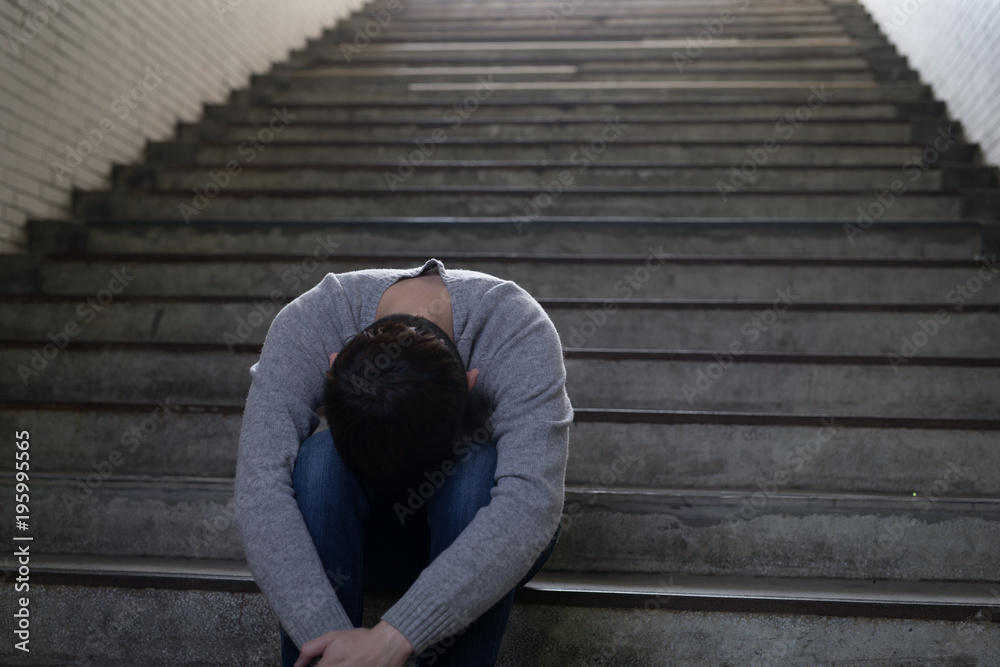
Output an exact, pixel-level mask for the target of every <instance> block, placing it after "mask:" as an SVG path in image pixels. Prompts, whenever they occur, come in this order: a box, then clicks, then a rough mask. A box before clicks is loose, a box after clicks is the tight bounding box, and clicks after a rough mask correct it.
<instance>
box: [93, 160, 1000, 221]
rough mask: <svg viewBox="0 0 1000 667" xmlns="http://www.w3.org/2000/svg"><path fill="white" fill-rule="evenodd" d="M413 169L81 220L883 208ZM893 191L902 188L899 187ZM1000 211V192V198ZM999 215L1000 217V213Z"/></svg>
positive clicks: (959, 206) (804, 212) (848, 200)
mask: <svg viewBox="0 0 1000 667" xmlns="http://www.w3.org/2000/svg"><path fill="white" fill-rule="evenodd" d="M411 169H412V167H410V166H409V165H406V164H405V163H401V164H400V166H399V167H397V169H395V170H392V171H385V172H383V180H384V181H387V183H383V184H381V185H378V186H375V187H371V188H367V189H362V188H351V189H343V190H338V189H327V190H318V191H317V190H309V189H305V190H303V189H298V190H286V189H276V190H260V189H244V188H239V186H238V185H232V186H230V187H227V188H225V189H222V188H219V187H218V186H215V187H214V188H213V187H212V186H213V185H214V184H213V182H212V181H211V180H209V181H207V182H205V183H203V184H202V185H203V187H205V188H208V192H209V193H213V194H214V193H216V192H217V193H218V194H215V196H213V197H211V198H209V197H208V196H206V194H199V193H201V192H202V191H201V190H200V189H199V190H198V191H197V192H192V191H186V190H168V191H160V190H147V191H140V192H120V191H105V192H90V193H78V194H77V196H76V197H75V201H74V211H75V214H76V215H77V216H79V217H83V218H97V217H110V218H123V217H125V218H136V217H141V216H145V217H148V218H150V219H153V220H176V219H179V218H180V219H183V220H185V221H186V222H190V221H191V220H203V219H204V220H208V219H216V220H217V219H220V218H222V219H233V218H244V219H258V220H264V219H270V220H281V219H287V218H292V219H299V220H317V219H319V220H324V219H328V218H329V215H330V212H331V211H336V212H337V214H338V215H342V216H346V217H365V216H371V217H374V216H380V215H388V216H406V215H415V216H426V217H433V216H434V215H444V216H453V217H457V216H476V215H485V216H491V217H500V216H505V215H506V216H511V218H512V220H513V221H515V222H517V224H518V225H519V226H518V228H519V229H520V226H521V225H525V224H531V223H532V222H533V221H534V220H535V219H536V218H537V217H538V216H540V215H542V214H543V213H544V214H546V215H560V216H572V215H603V216H614V215H615V214H617V213H619V212H620V211H625V210H628V211H631V212H632V213H633V214H634V215H639V216H656V215H660V214H662V213H663V212H664V211H670V212H671V213H673V214H674V215H677V216H684V217H705V218H717V217H723V216H727V215H734V216H746V217H756V218H766V217H774V218H803V217H806V216H809V215H811V214H813V213H815V212H816V211H824V212H826V213H827V214H828V215H831V216H833V217H840V218H844V219H850V218H851V217H857V216H858V215H859V213H858V211H859V210H861V211H865V210H867V209H868V208H869V207H872V206H873V205H874V206H879V207H880V208H881V204H879V201H878V199H877V197H878V195H879V191H878V190H853V191H852V190H845V191H840V192H829V191H825V190H821V191H816V190H812V191H809V190H793V189H781V190H773V189H764V188H754V189H751V188H746V189H741V188H739V187H737V185H739V184H741V183H742V180H736V184H737V185H733V180H734V179H732V178H731V179H727V180H726V181H725V182H718V183H717V184H716V185H714V186H708V187H704V186H703V187H699V188H675V187H669V186H668V187H648V186H647V187H640V186H624V187H622V186H618V187H605V186H577V185H563V183H565V182H566V181H570V182H572V180H571V179H572V178H573V175H572V171H570V170H568V169H567V170H563V171H561V172H560V177H561V178H562V179H563V180H562V181H560V180H556V181H555V182H548V183H538V184H536V185H534V186H532V187H527V188H525V187H517V186H514V187H511V186H466V187H459V186H454V187H453V186H440V187H434V186H411V185H407V184H406V178H405V174H408V173H410V170H411ZM891 182H892V183H901V181H900V180H898V179H894V180H893V181H891ZM884 192H885V193H886V194H885V195H883V196H884V197H886V201H889V200H888V197H892V198H893V201H892V205H891V211H892V214H893V215H894V216H899V217H903V218H912V219H940V218H958V217H963V216H964V215H966V214H967V212H968V211H969V209H968V207H966V206H965V205H964V204H963V200H962V197H961V196H960V195H959V193H957V192H954V191H951V192H941V191H936V192H915V191H914V192H906V193H905V196H899V197H896V196H895V195H893V193H892V192H889V190H888V189H886V190H885V191H884ZM995 199H996V210H997V212H998V213H1000V191H998V193H997V195H996V197H995ZM998 217H1000V215H998Z"/></svg>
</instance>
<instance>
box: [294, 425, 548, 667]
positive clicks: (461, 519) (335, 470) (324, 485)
mask: <svg viewBox="0 0 1000 667" xmlns="http://www.w3.org/2000/svg"><path fill="white" fill-rule="evenodd" d="M496 461H497V453H496V448H495V447H494V446H492V445H485V446H481V447H479V448H478V449H477V450H476V451H474V452H473V454H472V456H471V457H469V458H468V460H465V461H459V460H456V461H455V464H456V471H455V472H454V474H452V475H451V476H449V477H447V478H446V479H445V481H444V484H442V485H441V488H439V489H438V490H437V491H435V492H434V493H433V494H431V496H430V497H429V498H428V499H427V501H426V503H424V505H423V506H422V507H421V508H420V509H419V510H417V511H416V512H415V513H414V514H412V515H410V514H407V515H406V516H405V517H402V519H401V518H400V517H399V516H397V514H396V511H395V510H394V509H393V503H392V501H390V500H388V499H386V498H382V497H379V496H378V495H377V494H376V493H375V492H374V491H373V490H372V489H371V488H370V487H369V486H368V485H366V484H363V483H361V482H359V481H358V479H357V478H356V477H355V476H354V475H353V474H352V473H351V472H350V471H349V470H348V469H347V468H346V467H345V466H344V464H343V462H342V461H341V459H340V456H339V455H338V454H337V450H336V448H335V447H334V446H333V439H332V438H331V437H330V432H329V431H320V432H318V433H315V434H313V435H312V436H311V437H309V438H308V439H306V441H305V442H303V443H302V446H301V448H300V449H299V453H298V457H297V458H296V461H295V470H294V471H293V473H292V485H293V486H294V488H295V497H296V500H297V501H298V504H299V509H300V510H301V511H302V517H303V518H304V519H305V523H306V526H307V527H308V529H309V533H310V534H311V535H312V538H313V542H314V543H315V544H316V549H317V551H318V552H319V557H320V560H321V561H322V562H323V567H324V568H326V572H327V576H328V578H329V579H330V582H331V584H332V585H333V587H334V590H336V591H337V597H338V598H339V599H340V603H341V604H342V605H343V607H344V611H345V612H347V615H348V617H349V618H350V619H351V623H352V624H353V625H354V627H361V610H362V603H363V586H374V587H376V588H382V589H392V590H398V591H405V590H406V589H407V588H409V587H410V585H411V584H412V583H413V582H414V581H416V579H417V577H418V576H419V575H420V572H421V571H422V570H423V569H424V568H425V567H427V565H428V564H430V562H431V561H433V560H434V559H435V558H437V556H438V554H440V553H441V552H442V551H444V550H445V549H446V548H448V546H449V545H450V544H451V543H452V542H453V541H454V540H455V538H457V537H458V536H459V534H461V532H462V531H463V530H465V527H466V526H467V525H468V524H469V523H470V522H471V521H472V519H473V517H475V516H476V512H478V511H479V508H481V507H484V506H485V505H486V504H487V503H489V501H490V490H491V489H492V488H493V486H494V481H493V475H494V473H495V471H496ZM403 504H404V505H405V500H403ZM560 530H561V526H560V527H559V528H558V529H557V530H556V533H555V535H553V537H552V541H551V542H550V543H549V545H548V547H546V549H545V551H543V552H542V554H541V556H539V558H538V560H537V561H536V562H535V564H534V566H532V568H531V571H530V572H528V574H527V575H526V576H525V577H524V579H522V580H521V582H520V583H519V584H518V585H517V586H516V587H515V589H516V588H520V587H521V586H523V585H524V584H526V583H527V582H528V581H529V580H530V579H531V578H532V577H533V576H535V574H536V573H537V572H538V570H540V569H541V567H542V565H543V564H544V563H545V561H546V560H548V557H549V555H550V554H551V553H552V549H553V548H554V547H555V543H556V540H557V539H558V537H559V532H560ZM515 589H511V591H510V592H509V593H507V595H505V596H504V597H503V598H502V599H501V600H500V601H499V602H497V603H496V604H495V605H493V607H491V608H490V609H489V610H487V611H486V612H485V613H484V614H483V615H482V616H480V617H479V618H478V619H477V620H476V621H475V622H474V623H473V624H472V625H470V626H469V627H468V628H467V629H466V630H465V632H462V633H460V634H458V635H455V636H454V637H453V638H449V639H445V640H442V642H441V643H439V644H437V645H436V646H433V647H431V648H429V649H426V650H425V651H423V652H422V653H421V654H420V656H418V658H417V664H418V665H421V666H423V665H438V666H440V667H448V666H452V667H480V666H482V667H489V666H491V665H493V664H494V663H495V662H496V657H497V653H498V652H499V651H500V642H501V640H502V639H503V634H504V630H505V629H506V627H507V620H508V618H509V617H510V610H511V607H512V606H513V605H514V590H515ZM279 630H280V634H281V659H282V665H283V667H292V665H293V664H294V663H295V660H296V659H298V657H299V650H298V648H296V646H295V643H294V642H292V640H291V638H289V637H288V635H287V634H286V633H285V630H284V628H282V627H281V626H280V624H279Z"/></svg>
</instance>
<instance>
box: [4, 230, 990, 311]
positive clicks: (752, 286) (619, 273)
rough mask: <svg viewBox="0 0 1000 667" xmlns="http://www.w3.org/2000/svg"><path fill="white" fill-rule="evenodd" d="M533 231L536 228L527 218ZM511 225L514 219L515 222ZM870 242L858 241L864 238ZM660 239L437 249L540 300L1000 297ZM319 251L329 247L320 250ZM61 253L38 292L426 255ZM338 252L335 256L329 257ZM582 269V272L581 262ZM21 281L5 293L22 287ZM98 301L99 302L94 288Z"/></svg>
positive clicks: (950, 272) (293, 287)
mask: <svg viewBox="0 0 1000 667" xmlns="http://www.w3.org/2000/svg"><path fill="white" fill-rule="evenodd" d="M526 229H530V227H527V226H526ZM511 230H512V233H514V224H513V223H512V224H511ZM859 242H863V241H859ZM664 248H665V247H664V246H663V245H660V246H654V247H652V248H637V250H640V252H644V253H645V254H632V255H606V256H590V257H587V256H584V255H568V254H566V255H544V254H541V253H539V254H534V255H528V254H524V255H499V254H497V255H492V256H491V255H490V254H487V253H482V254H476V255H473V254H471V253H469V254H459V255H455V256H449V254H447V253H436V256H437V258H438V259H440V260H442V261H443V262H444V263H445V265H446V266H450V267H452V268H456V269H469V270H476V271H483V272H486V273H489V274H492V275H495V276H499V277H501V278H505V279H508V280H513V281H514V282H516V283H518V284H519V285H521V286H522V287H524V289H526V290H527V291H528V292H530V293H531V294H532V295H533V296H534V297H535V298H594V299H615V298H617V299H626V300H631V299H633V298H643V299H704V300H754V301H763V300H768V301H772V302H773V301H774V300H776V299H777V300H779V301H781V302H782V303H779V304H778V305H779V307H781V309H782V310H784V308H783V306H785V305H787V306H789V307H792V306H794V304H795V303H797V302H802V301H813V302H816V301H819V302H825V303H869V304H885V303H899V304H904V303H920V304H928V303H930V304H949V305H950V306H951V307H952V308H958V309H959V310H961V309H962V308H964V307H965V306H966V305H973V304H996V303H1000V282H993V277H994V276H996V274H997V273H998V272H1000V267H998V265H997V264H994V263H992V262H991V261H975V260H971V259H970V260H905V259H903V260H889V259H870V260H861V259H859V260H854V259H842V260H841V259H806V258H800V259H796V258H768V257H760V258H749V257H743V258H739V257H707V256H689V257H675V256H670V255H666V254H661V253H662V252H663V249H664ZM324 251H328V250H327V249H326V248H324ZM329 257H330V259H322V260H317V259H316V258H315V256H310V255H307V256H306V257H302V256H296V255H286V256H282V255H255V256H241V255H228V256H226V255H222V256H220V255H216V256H212V257H197V256H181V255H173V256H170V255H162V254H156V255H148V256H142V255H96V254H95V255H91V256H84V255H70V254H67V255H59V256H52V257H50V258H48V259H46V260H44V261H42V262H41V263H40V264H39V265H38V266H37V267H36V268H35V270H34V273H33V274H32V275H31V276H29V278H30V279H31V289H30V291H31V292H32V293H42V294H71V295H79V294H87V295H98V294H100V293H101V291H102V290H104V292H106V294H103V295H101V301H102V302H104V301H111V300H113V299H114V295H115V294H126V293H127V294H129V295H131V296H135V295H189V294H200V295H206V296H209V295H210V296H251V297H255V298H259V297H261V296H272V295H274V294H275V293H278V292H280V293H281V294H282V295H284V296H285V297H287V296H297V295H298V294H300V293H302V292H304V291H305V290H307V289H309V288H310V287H312V286H313V285H315V284H316V283H318V282H319V280H320V279H321V278H322V276H323V275H325V274H326V273H328V272H345V271H355V270H360V269H364V268H367V267H369V266H370V264H371V262H372V261H377V262H378V263H379V264H380V265H384V266H386V267H396V268H403V267H409V266H412V265H414V264H416V263H420V262H422V261H424V260H425V259H426V257H423V258H422V257H419V256H415V255H413V254H412V253H405V254H404V253H399V254H390V253H372V254H371V255H353V256H351V255H342V256H334V255H329ZM334 258H335V259H334ZM583 269H585V270H583ZM23 289H24V288H23V287H20V286H18V285H9V286H7V289H6V290H5V291H6V292H7V293H8V294H9V293H15V294H16V293H19V292H21V291H22V290H23ZM93 298H95V299H96V298H97V297H96V296H95V297H93Z"/></svg>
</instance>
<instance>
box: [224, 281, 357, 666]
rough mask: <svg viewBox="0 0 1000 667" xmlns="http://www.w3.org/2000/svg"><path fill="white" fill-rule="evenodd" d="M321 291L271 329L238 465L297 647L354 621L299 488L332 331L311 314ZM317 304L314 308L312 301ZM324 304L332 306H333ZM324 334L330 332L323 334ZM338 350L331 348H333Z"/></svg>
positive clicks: (238, 492)
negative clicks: (295, 475)
mask: <svg viewBox="0 0 1000 667" xmlns="http://www.w3.org/2000/svg"><path fill="white" fill-rule="evenodd" d="M326 300H327V299H324V298H323V297H322V296H321V295H320V294H319V292H316V293H314V294H309V293H307V294H306V295H303V296H302V297H299V298H298V299H296V300H294V301H292V302H291V303H289V304H288V305H287V306H285V308H283V309H282V310H281V311H280V312H279V313H278V315H277V316H276V317H275V319H274V322H273V323H272V325H271V327H270V329H269V330H268V333H267V337H266V340H265V341H264V346H263V348H262V350H261V355H260V360H259V361H258V362H257V363H256V364H254V366H253V367H252V368H251V370H250V372H251V376H252V377H253V381H252V384H251V386H250V391H249V394H248V395H247V402H246V409H245V410H244V416H243V427H242V430H241V433H240V444H239V454H238V457H237V464H236V483H235V503H236V521H237V525H238V526H239V529H240V535H241V538H242V541H243V548H244V552H245V554H246V559H247V563H248V564H249V566H250V571H251V572H252V573H253V576H254V579H255V580H256V581H257V585H258V586H259V587H260V589H261V591H262V592H263V593H264V596H265V597H266V599H267V600H268V602H269V603H270V605H271V607H272V609H273V610H274V612H275V614H276V615H277V616H278V620H279V621H280V622H281V625H282V626H283V627H284V629H285V631H286V632H287V633H288V635H289V637H291V639H292V641H294V642H295V645H296V646H298V647H301V646H302V644H303V643H305V642H307V641H309V640H311V639H314V638H316V637H318V636H320V635H322V634H325V633H327V632H330V631H332V630H346V629H350V628H352V627H353V626H352V625H351V622H350V619H349V618H348V616H347V614H346V612H345V611H344V608H343V606H342V605H341V604H340V601H339V599H338V598H337V594H336V592H335V591H334V589H333V586H332V585H331V584H330V580H329V579H328V578H327V575H326V572H325V570H324V567H323V564H322V562H321V560H320V558H319V554H318V553H317V551H316V546H315V544H314V543H313V540H312V537H311V536H310V534H309V531H308V529H307V527H306V524H305V520H304V519H303V517H302V513H301V511H300V510H299V507H298V503H297V501H296V499H295V493H294V489H293V487H292V471H293V469H294V466H295V459H296V456H297V454H298V450H299V445H300V444H301V442H302V441H303V440H305V439H306V438H307V437H308V436H309V434H310V433H311V432H312V431H313V430H314V429H315V428H316V425H317V424H318V421H319V420H318V417H317V416H316V414H315V409H316V407H317V406H318V405H319V404H320V403H321V402H322V390H323V377H324V374H325V372H326V368H327V366H328V360H327V357H328V355H329V353H330V352H335V351H337V350H335V349H332V348H333V345H332V342H330V341H328V340H327V339H329V338H331V337H332V332H325V331H324V332H320V331H318V327H317V322H316V319H315V318H313V317H310V315H311V314H312V313H315V312H316V309H317V308H319V307H320V305H319V303H317V302H318V301H326ZM309 303H312V306H311V307H310V306H309ZM323 306H326V307H327V308H329V307H330V306H329V304H326V303H324V304H323ZM324 334H325V335H324ZM327 348H331V349H329V350H328V349H327Z"/></svg>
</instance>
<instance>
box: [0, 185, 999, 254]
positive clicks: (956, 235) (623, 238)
mask: <svg viewBox="0 0 1000 667" xmlns="http://www.w3.org/2000/svg"><path fill="white" fill-rule="evenodd" d="M594 169H597V168H596V167H594ZM589 172H590V170H588V171H587V172H584V173H585V174H586V173H589ZM247 173H249V172H247ZM418 173H426V172H423V171H422V170H421V171H420V172H414V176H413V177H416V175H417V174H418ZM935 173H936V172H935V171H934V170H930V171H928V172H927V173H926V177H927V178H929V179H930V178H933V175H934V174H935ZM28 224H29V227H30V229H31V233H30V239H31V241H32V244H33V245H32V246H31V249H32V252H35V253H50V252H81V251H83V250H87V251H89V252H92V253H97V254H101V253H141V254H146V255H148V254H156V253H164V254H181V253H183V254H187V255H192V254H195V255H198V254H201V255H204V254H219V253H236V254H274V253H282V254H291V255H299V256H302V257H304V256H306V255H311V254H313V253H314V252H315V253H316V254H315V255H314V256H316V257H322V256H324V255H323V253H333V252H343V253H370V252H381V253H386V252H406V253H425V254H429V255H431V256H435V255H441V254H443V253H456V252H469V251H474V250H478V249H482V250H486V249H488V250H489V251H491V252H504V253H524V254H531V253H542V254H559V253H570V254H573V253H580V254H588V255H590V254H629V253H634V252H635V250H636V248H648V247H650V246H653V247H658V246H659V245H660V244H661V243H663V244H664V245H665V247H666V248H669V250H670V252H671V253H675V254H678V255H714V256H733V255H738V256H741V257H754V256H760V255H765V256H771V257H846V258H854V259H860V258H876V257H877V258H896V259H902V258H910V259H915V258H926V259H971V258H973V257H975V256H977V255H978V254H979V253H980V250H981V247H982V244H983V228H982V227H981V226H980V225H979V224H978V223H976V222H972V221H962V220H960V219H957V220H936V221H924V222H919V221H905V222H903V221H899V220H898V219H895V218H893V219H882V220H880V221H879V224H877V225H875V224H873V225H871V226H870V227H869V228H868V229H867V230H866V231H865V233H864V235H863V236H862V237H861V239H858V238H855V242H854V243H850V242H846V243H845V241H848V236H847V234H846V233H845V230H844V226H843V225H844V223H843V221H831V220H828V219H827V220H824V219H809V218H806V219H803V220H797V221H790V222H784V221H781V222H779V221H775V220H773V219H771V220H768V219H733V218H730V219H725V218H724V219H713V220H705V219H680V218H659V217H658V218H647V219H639V218H634V217H624V216H615V217H614V218H604V219H601V218H593V217H589V216H586V217H575V218H556V217H552V216H542V217H540V218H539V219H538V220H536V221H535V222H534V223H533V224H532V225H531V226H530V227H527V228H523V229H524V232H523V233H521V234H516V233H515V234H511V221H510V218H509V217H505V218H483V217H477V218H450V219H443V218H441V217H436V218H435V219H433V220H427V219H424V218H411V217H407V218H397V219H391V218H385V217H380V218H367V219H365V220H353V221H352V220H335V221H322V222H301V221H283V223H282V224H281V225H274V224H271V223H254V222H252V221H246V220H238V221H234V220H229V221H218V222H214V223H210V222H199V224H197V225H185V224H183V223H177V222H154V221H149V220H144V219H141V218H137V219H134V220H128V219H125V220H104V221H90V222H87V223H81V222H63V221H44V220H33V221H29V223H28ZM862 239H863V241H862ZM3 266H4V263H3V262H0V268H2V267H3Z"/></svg>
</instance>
